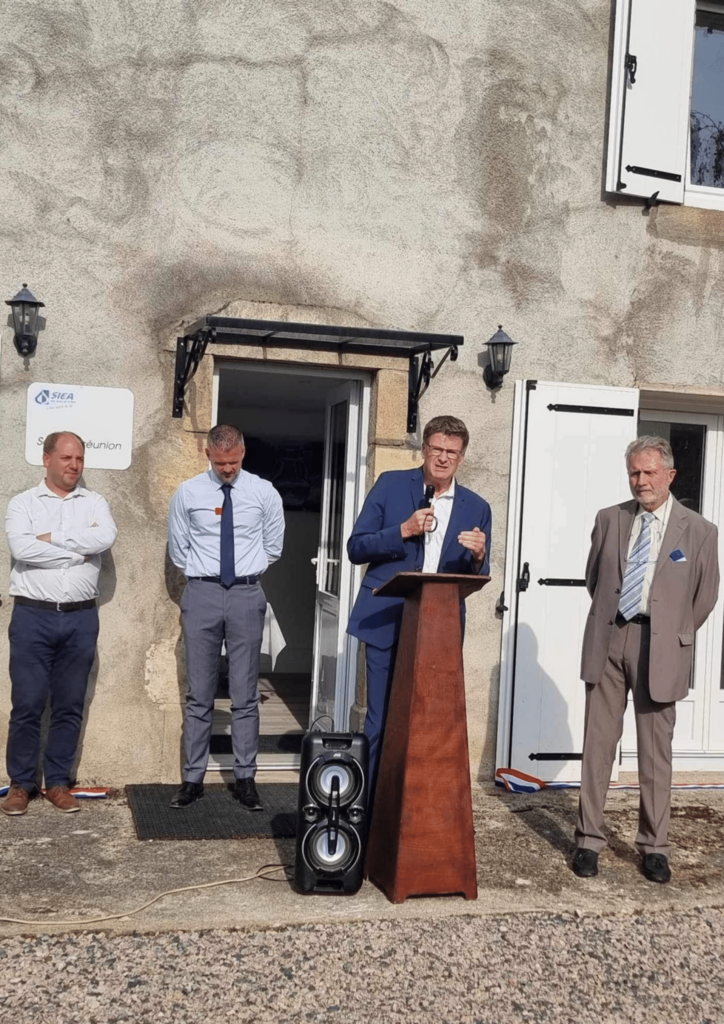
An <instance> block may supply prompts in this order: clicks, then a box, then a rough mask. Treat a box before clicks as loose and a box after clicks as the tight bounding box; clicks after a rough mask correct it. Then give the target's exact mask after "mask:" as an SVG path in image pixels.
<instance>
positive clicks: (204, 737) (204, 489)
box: [168, 424, 284, 811]
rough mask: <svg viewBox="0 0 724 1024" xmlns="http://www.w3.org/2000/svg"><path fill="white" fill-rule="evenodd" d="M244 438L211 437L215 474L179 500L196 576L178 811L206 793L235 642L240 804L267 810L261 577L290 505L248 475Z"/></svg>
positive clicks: (172, 526)
mask: <svg viewBox="0 0 724 1024" xmlns="http://www.w3.org/2000/svg"><path fill="white" fill-rule="evenodd" d="M244 453H245V448H244V438H243V436H242V435H241V434H240V432H239V431H238V430H237V429H236V427H231V426H226V425H224V424H220V425H219V426H216V427H214V428H213V429H212V430H211V431H210V433H209V435H208V438H207V448H206V456H207V458H208V460H209V462H210V463H211V469H209V470H208V471H207V472H205V473H200V474H199V475H198V476H195V477H192V479H191V480H186V481H184V483H182V484H181V486H180V487H179V488H178V490H177V491H176V493H175V494H174V496H173V498H172V500H171V510H170V514H169V523H168V549H169V554H170V556H171V560H172V562H173V563H174V565H177V566H178V568H179V569H181V570H182V571H183V572H184V574H185V575H186V578H187V581H188V582H187V584H186V588H185V590H184V593H183V597H182V598H181V615H182V621H183V631H184V641H185V646H186V666H187V671H188V687H189V690H188V695H187V698H186V714H185V727H184V744H185V748H186V761H185V764H184V768H183V782H182V785H181V788H180V789H179V790H178V792H177V793H176V794H175V796H174V797H173V799H172V801H171V806H172V807H188V805H189V804H192V803H193V802H194V801H195V800H198V799H199V797H201V796H203V791H204V786H203V779H204V774H205V773H206V766H207V764H208V760H209V744H210V740H211V725H212V718H213V712H214V697H215V695H216V687H217V683H218V668H219V655H220V654H221V645H222V643H223V641H224V640H226V651H227V654H228V657H229V693H230V696H231V744H232V748H233V751H234V775H235V777H236V782H235V784H234V796H235V798H236V799H237V800H238V801H239V802H240V803H241V804H242V805H243V806H244V807H246V808H248V809H249V810H251V811H258V810H261V809H262V804H261V801H260V799H259V793H258V791H257V789H256V784H255V782H254V775H255V773H256V755H257V748H258V745H259V689H258V679H259V658H260V654H261V641H262V632H263V629H264V614H265V612H266V598H265V597H264V591H263V590H262V588H261V585H260V583H259V578H260V576H261V574H262V573H263V572H264V571H265V570H266V568H267V567H268V566H269V564H270V563H271V562H274V561H276V560H277V559H278V558H279V556H280V555H281V553H282V544H283V541H284V508H283V505H282V499H281V497H280V496H279V494H278V493H277V491H276V490H275V489H274V487H273V486H272V485H271V484H270V483H269V482H268V481H267V480H263V479H262V478H261V477H258V476H254V474H253V473H247V472H246V470H242V468H241V463H242V460H243V458H244Z"/></svg>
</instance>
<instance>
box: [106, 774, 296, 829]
mask: <svg viewBox="0 0 724 1024" xmlns="http://www.w3.org/2000/svg"><path fill="white" fill-rule="evenodd" d="M177 789H178V785H174V786H162V785H156V784H153V785H147V786H126V794H127V796H128V804H129V806H130V808H131V814H132V815H133V824H134V825H135V826H136V835H137V836H138V838H139V839H163V840H172V839H250V838H271V839H292V838H293V837H294V836H295V834H296V821H297V796H298V792H299V787H298V786H297V784H296V783H294V782H279V783H274V782H267V783H261V784H260V785H258V786H257V789H258V790H259V796H260V797H261V801H262V803H263V804H264V810H263V811H247V810H246V808H245V807H242V806H241V804H240V803H239V802H238V801H237V800H234V798H233V796H232V795H231V790H230V789H229V788H228V787H227V786H226V785H224V784H221V783H219V784H213V785H210V786H205V787H204V795H203V797H202V798H201V799H200V800H197V801H196V803H193V804H191V805H190V806H189V807H179V808H177V807H171V806H170V805H171V797H172V796H173V795H174V793H175V792H176V790H177Z"/></svg>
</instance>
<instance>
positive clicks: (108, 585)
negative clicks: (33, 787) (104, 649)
mask: <svg viewBox="0 0 724 1024" xmlns="http://www.w3.org/2000/svg"><path fill="white" fill-rule="evenodd" d="M117 582H118V580H117V575H116V563H115V561H114V559H113V551H112V550H108V551H104V552H103V554H102V555H101V574H100V577H99V579H98V605H99V607H102V606H103V605H105V604H108V603H109V602H110V601H112V600H113V597H114V596H115V593H116V585H117ZM102 633H103V622H102V621H101V632H100V633H99V636H98V642H99V643H100V642H101V641H102ZM99 672H100V659H99V657H98V649H97V648H96V654H95V658H94V659H93V667H92V668H91V671H90V676H89V677H88V689H87V690H86V694H85V704H84V707H83V724H82V726H81V730H80V737H79V739H78V747H77V749H76V752H75V760H74V761H73V767H72V768H71V772H70V774H71V780H75V779H76V778H77V775H78V769H79V767H80V764H81V761H82V758H83V746H84V744H85V734H86V729H87V728H88V720H89V718H90V714H91V706H92V704H93V699H94V697H95V695H96V686H97V684H98V673H99ZM49 726H50V708H49V707H48V708H46V710H45V713H44V715H43V723H42V726H41V737H42V738H41V751H43V750H45V744H46V742H47V738H48V728H49ZM41 763H42V754H41ZM106 782H107V780H105V779H103V780H100V781H99V782H98V785H105V784H106ZM95 784H96V783H95V781H92V782H91V783H89V785H95Z"/></svg>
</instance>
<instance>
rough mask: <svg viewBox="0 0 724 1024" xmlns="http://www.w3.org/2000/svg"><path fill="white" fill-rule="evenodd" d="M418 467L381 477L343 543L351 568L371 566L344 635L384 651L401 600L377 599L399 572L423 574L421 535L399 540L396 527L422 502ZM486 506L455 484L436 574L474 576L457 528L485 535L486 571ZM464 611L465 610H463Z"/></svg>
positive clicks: (395, 629) (393, 636)
mask: <svg viewBox="0 0 724 1024" xmlns="http://www.w3.org/2000/svg"><path fill="white" fill-rule="evenodd" d="M424 492H425V487H424V483H423V476H422V469H413V470H407V469H406V470H397V471H393V472H389V473H382V475H381V476H380V478H379V479H378V480H377V482H376V483H375V485H374V487H373V488H372V490H371V491H370V493H369V494H368V495H367V498H366V500H365V503H364V506H363V508H362V511H361V512H360V514H359V518H358V519H357V522H356V523H355V524H354V529H353V530H352V535H351V537H350V538H349V540H348V541H347V554H348V555H349V559H350V561H351V562H353V563H354V564H355V565H364V564H365V562H369V568H368V570H367V573H366V575H365V578H364V579H363V581H362V586H361V587H360V592H359V594H358V596H357V600H356V601H355V605H354V608H353V609H352V614H351V616H350V620H349V625H348V627H347V632H348V633H351V634H352V636H356V637H357V638H358V639H360V640H364V641H365V643H368V644H371V645H372V646H373V647H379V648H381V649H382V650H385V649H387V648H389V647H392V645H393V644H394V643H395V641H396V640H397V637H398V635H399V631H400V623H401V621H402V608H403V606H404V603H405V602H404V598H399V597H375V596H374V594H373V593H372V591H373V590H374V589H375V588H377V587H381V586H382V584H383V583H386V582H387V581H388V580H389V579H391V578H392V577H393V576H394V575H395V574H396V573H398V572H421V571H422V566H423V562H424V560H425V548H424V542H423V539H422V537H411V538H410V539H409V540H403V539H402V534H401V533H400V525H401V524H402V523H404V522H405V520H407V519H409V518H410V516H411V515H412V513H413V512H414V511H415V510H416V509H418V508H422V506H423V504H424ZM490 523H491V516H490V505H488V503H487V501H485V499H484V498H481V497H480V496H479V495H478V494H475V492H474V491H469V490H468V489H467V487H462V486H461V485H460V484H459V483H458V482H457V481H455V497H454V499H453V507H452V513H451V515H450V522H449V524H448V528H447V533H446V534H445V540H444V541H443V546H442V553H441V555H440V566H439V571H440V572H459V573H475V571H476V570H475V567H474V566H473V556H472V553H471V552H470V551H468V550H467V548H464V547H463V546H462V544H459V543H458V539H457V537H458V534H459V533H460V532H461V530H472V529H473V528H474V527H476V526H477V527H479V528H480V529H481V530H482V531H483V533H484V534H485V536H486V537H487V543H486V552H485V559H484V561H483V565H482V568H481V569H480V574H481V575H483V576H487V574H488V572H489V569H490ZM463 611H464V608H463Z"/></svg>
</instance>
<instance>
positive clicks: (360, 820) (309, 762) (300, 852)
mask: <svg viewBox="0 0 724 1024" xmlns="http://www.w3.org/2000/svg"><path fill="white" fill-rule="evenodd" d="M368 757H369V743H368V741H367V737H366V736H363V735H362V734H361V733H350V732H309V733H307V735H306V736H305V737H304V739H303V740H302V759H301V768H300V774H299V809H298V812H297V855H296V861H295V864H294V884H295V887H296V889H297V891H298V892H302V893H310V892H319V893H354V892H357V891H358V889H359V888H360V886H361V885H362V870H363V868H364V852H365V841H366V839H367V762H368Z"/></svg>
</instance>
